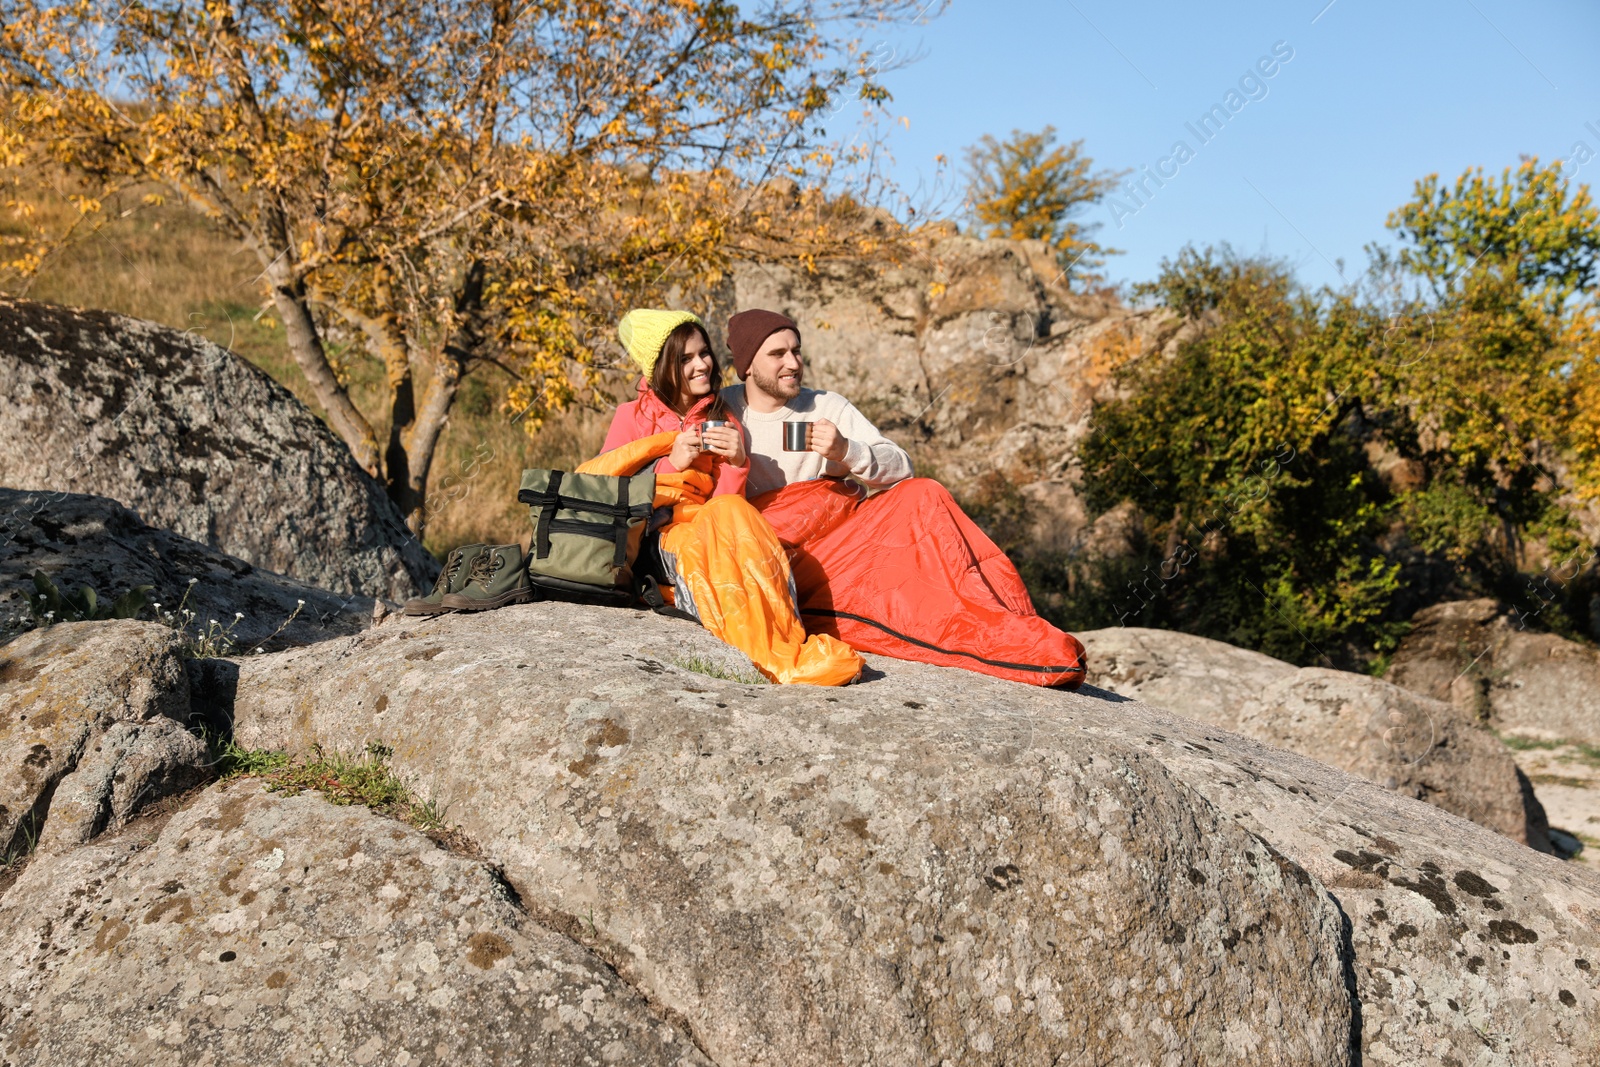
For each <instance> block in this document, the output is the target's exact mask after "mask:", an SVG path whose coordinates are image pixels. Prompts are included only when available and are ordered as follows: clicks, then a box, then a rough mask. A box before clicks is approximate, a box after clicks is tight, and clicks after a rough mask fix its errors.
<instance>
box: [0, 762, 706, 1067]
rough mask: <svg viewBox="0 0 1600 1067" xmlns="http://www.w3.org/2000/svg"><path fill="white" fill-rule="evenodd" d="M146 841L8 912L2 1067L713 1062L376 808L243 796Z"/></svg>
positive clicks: (4, 902) (590, 959)
mask: <svg viewBox="0 0 1600 1067" xmlns="http://www.w3.org/2000/svg"><path fill="white" fill-rule="evenodd" d="M138 829H139V828H138V827H132V828H130V832H129V834H127V835H124V836H123V838H122V839H120V840H116V841H109V840H108V841H106V842H105V843H97V844H92V845H88V846H86V847H84V848H81V849H78V850H76V851H74V852H71V853H68V854H66V855H61V856H49V857H41V858H36V859H35V860H34V861H33V862H32V863H31V864H30V865H29V866H28V868H27V870H26V871H24V872H23V874H22V876H21V877H20V878H19V879H18V881H17V882H16V884H15V885H13V886H12V887H11V888H10V889H9V890H8V891H7V892H6V893H5V896H4V897H3V898H0V931H4V933H3V934H0V959H3V960H4V961H5V962H4V964H3V965H0V966H3V967H4V970H3V972H0V1056H3V1059H4V1062H5V1063H7V1064H12V1065H15V1067H24V1065H30V1067H31V1065H38V1067H45V1065H50V1064H61V1065H76V1064H85V1063H95V1064H129V1065H133V1064H152V1063H179V1062H182V1063H217V1064H225V1063H229V1064H268V1063H338V1064H344V1063H354V1064H368V1063H383V1064H403V1065H408V1067H409V1065H416V1064H505V1063H516V1064H548V1065H550V1067H558V1065H559V1067H566V1065H569V1064H570V1065H574V1067H576V1065H589V1064H593V1065H600V1064H615V1063H627V1064H661V1065H667V1064H681V1065H684V1067H690V1065H695V1064H706V1063H707V1060H706V1059H705V1057H704V1056H702V1055H701V1054H700V1053H699V1052H698V1050H696V1049H695V1048H694V1047H693V1046H692V1045H691V1044H690V1043H689V1041H688V1040H687V1039H686V1036H685V1035H684V1034H683V1033H682V1032H680V1031H679V1030H678V1029H677V1028H676V1027H675V1026H674V1025H672V1023H671V1022H669V1021H668V1020H666V1019H665V1018H663V1017H662V1016H661V1015H660V1014H658V1013H656V1012H654V1011H652V1009H651V1008H650V1006H649V1005H648V1004H647V1003H646V1002H645V1001H644V1000H643V999H642V998H641V997H640V996H639V995H638V994H637V993H636V992H635V991H633V990H631V989H629V988H628V987H627V986H626V985H625V984H623V983H622V982H621V981H620V980H619V979H618V978H617V975H616V974H615V972H613V971H612V970H611V969H610V968H608V967H607V966H606V965H605V964H604V963H602V962H601V961H600V960H599V959H597V958H596V957H595V956H594V955H593V954H592V953H590V952H587V951H586V950H584V949H583V948H581V947H579V946H578V945H576V944H574V943H573V942H572V941H570V940H569V939H567V938H565V937H562V936H560V935H558V934H555V933H552V932H550V931H548V930H545V929H542V928H541V927H539V926H538V925H537V924H535V923H533V922H531V921H530V920H529V919H528V917H527V916H526V915H525V914H524V913H523V912H522V911H521V909H519V908H518V907H517V906H516V903H515V900H514V898H513V897H512V896H511V894H509V893H508V892H507V891H506V889H505V887H504V885H503V883H501V882H500V881H498V880H497V879H496V878H495V877H494V876H493V875H492V874H491V872H490V871H489V870H488V869H487V868H485V867H484V865H483V864H481V863H477V862H473V861H471V860H468V859H464V858H462V857H460V856H455V855H452V854H450V853H447V852H444V851H442V850H441V849H439V848H438V847H437V846H435V845H434V844H433V842H431V841H429V840H428V839H427V838H426V837H424V836H423V835H422V834H421V833H419V832H417V831H415V830H412V829H410V828H408V827H405V826H402V825H400V824H399V823H396V822H393V821H391V820H388V819H385V818H382V817H380V816H377V815H374V814H372V813H371V812H368V811H367V810H366V809H364V808H349V807H344V808H339V807H334V806H332V805H330V804H328V803H327V802H325V801H324V800H322V799H321V798H320V797H318V796H316V795H315V794H305V795H301V796H296V797H282V796H275V795H272V794H270V793H266V792H265V791H264V790H263V789H262V787H261V786H260V785H259V784H258V783H254V782H250V781H236V782H232V783H228V784H225V785H220V786H213V787H212V788H210V789H208V790H206V792H205V793H204V794H202V795H201V797H200V798H199V800H198V801H197V802H195V803H194V804H192V805H191V806H190V807H188V808H186V809H185V810H183V811H181V812H179V813H177V814H176V815H174V816H173V817H172V818H171V820H170V821H168V822H167V823H166V825H165V826H164V827H162V828H160V829H159V832H158V833H157V832H156V831H155V829H154V828H152V829H151V831H150V832H149V833H148V834H147V835H145V836H143V837H139V836H136V835H135V834H134V831H136V830H138ZM130 838H132V839H131V840H130Z"/></svg>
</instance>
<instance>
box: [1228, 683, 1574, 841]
mask: <svg viewBox="0 0 1600 1067" xmlns="http://www.w3.org/2000/svg"><path fill="white" fill-rule="evenodd" d="M1237 729H1238V731H1239V732H1240V733H1242V734H1244V735H1245V736H1246V737H1253V738H1255V739H1256V740H1258V741H1264V742H1266V743H1267V744H1269V745H1275V746H1277V747H1278V748H1287V749H1290V750H1292V751H1294V752H1300V753H1303V754H1305V755H1307V756H1311V757H1313V758H1315V759H1319V760H1322V761H1323V762H1324V763H1331V764H1333V765H1334V766H1335V767H1339V768H1341V769H1343V770H1346V771H1349V772H1350V773H1351V774H1359V775H1360V776H1361V777H1363V778H1365V779H1367V780H1368V781H1370V782H1376V783H1377V784H1379V785H1381V786H1383V787H1384V788H1385V789H1393V790H1395V791H1396V792H1398V793H1401V794H1403V795H1405V796H1408V797H1413V798H1415V799H1417V800H1423V801H1426V802H1428V803H1429V804H1432V805H1434V806H1435V807H1438V808H1443V809H1444V810H1445V811H1448V812H1451V813H1452V814H1455V815H1459V816H1461V817H1462V818H1464V819H1471V820H1472V821H1473V822H1475V823H1478V824H1479V825H1480V826H1487V827H1488V828H1489V829H1491V830H1494V831H1496V832H1498V833H1502V834H1505V835H1506V836H1507V837H1509V838H1511V839H1512V840H1514V841H1521V842H1522V843H1523V844H1526V845H1530V846H1532V847H1534V848H1537V849H1538V850H1539V851H1541V852H1549V851H1551V848H1550V840H1549V829H1550V828H1549V825H1548V824H1547V823H1546V821H1545V813H1544V809H1543V808H1542V807H1541V806H1540V805H1539V801H1538V799H1537V798H1535V797H1534V795H1533V787H1532V786H1531V785H1530V784H1529V783H1528V780H1527V778H1525V777H1524V776H1523V775H1522V773H1521V772H1520V771H1519V770H1518V769H1517V765H1516V761H1515V760H1514V759H1513V758H1512V755H1511V750H1510V749H1508V748H1506V746H1505V745H1504V744H1503V743H1502V742H1501V741H1500V739H1499V738H1497V737H1495V736H1494V734H1492V733H1490V732H1489V731H1487V730H1485V729H1483V727H1481V726H1479V725H1478V724H1477V723H1476V722H1474V721H1472V720H1471V719H1468V718H1467V717H1465V716H1464V715H1462V714H1461V713H1460V712H1459V711H1457V710H1456V709H1455V708H1453V707H1451V706H1450V705H1449V704H1445V703H1443V702H1441V701H1438V700H1429V699H1427V698H1426V697H1419V696H1417V695H1416V694H1414V693H1411V692H1408V691H1406V690H1404V689H1401V688H1400V687H1399V686H1397V685H1390V684H1389V683H1387V682H1382V681H1379V680H1378V679H1376V678H1369V677H1367V676H1366V675H1362V674H1352V673H1350V672H1348V671H1331V670H1326V669H1324V668H1321V667H1304V668H1302V669H1300V670H1298V671H1296V672H1295V673H1294V674H1293V675H1291V676H1290V677H1288V678H1284V679H1282V680H1280V681H1278V682H1276V683H1274V684H1272V685H1270V686H1268V687H1267V688H1266V689H1265V690H1262V691H1261V692H1260V693H1259V695H1256V696H1253V697H1252V698H1251V699H1249V700H1247V701H1245V703H1244V705H1243V709H1242V710H1241V711H1240V713H1239V718H1238V727H1237Z"/></svg>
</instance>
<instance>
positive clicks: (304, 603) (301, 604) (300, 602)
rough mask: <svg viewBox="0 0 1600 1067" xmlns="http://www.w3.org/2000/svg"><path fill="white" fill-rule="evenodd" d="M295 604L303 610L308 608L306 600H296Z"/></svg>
mask: <svg viewBox="0 0 1600 1067" xmlns="http://www.w3.org/2000/svg"><path fill="white" fill-rule="evenodd" d="M295 603H296V604H298V605H300V606H301V607H302V608H303V607H305V606H306V602H305V601H304V600H296V601H295Z"/></svg>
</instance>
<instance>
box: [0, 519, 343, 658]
mask: <svg viewBox="0 0 1600 1067" xmlns="http://www.w3.org/2000/svg"><path fill="white" fill-rule="evenodd" d="M0 515H5V516H8V519H7V522H8V527H7V536H6V537H4V538H3V539H0V633H5V632H7V631H15V630H20V629H24V628H27V627H29V626H31V625H33V624H34V622H35V620H33V619H32V617H31V614H30V612H29V609H28V597H30V596H32V595H33V594H35V593H36V592H37V588H36V586H35V584H34V580H33V575H34V573H35V572H36V571H40V572H43V573H44V574H45V576H46V577H47V578H49V579H50V580H51V582H52V583H53V584H54V585H55V586H56V587H57V588H58V589H59V590H60V591H61V592H63V593H67V594H71V595H73V596H76V595H77V594H78V590H79V589H80V588H81V587H83V586H85V585H87V586H89V587H90V588H91V589H93V590H94V591H95V593H96V595H97V596H98V597H99V599H100V602H101V603H110V602H111V601H112V600H114V599H115V598H116V597H118V596H121V595H122V594H123V593H126V592H128V591H129V590H131V589H135V588H138V587H139V586H145V585H148V586H150V587H151V591H150V593H149V594H148V596H149V598H150V600H152V601H153V602H155V603H159V604H160V605H161V609H162V612H163V613H164V614H167V615H173V614H175V613H176V612H177V609H178V607H179V605H180V604H182V605H184V606H185V608H186V610H191V611H193V612H194V615H195V617H194V620H193V622H192V623H190V624H189V626H188V630H189V632H190V633H191V634H195V635H198V634H199V633H200V632H202V631H205V630H209V629H210V628H211V627H210V621H211V620H212V619H215V620H217V623H218V625H219V626H221V627H225V628H226V627H231V632H230V635H229V637H230V640H232V641H233V642H234V643H235V645H237V647H238V648H240V649H241V650H249V649H253V648H256V647H263V648H265V649H267V650H274V649H279V648H284V647H286V646H289V645H305V644H310V643H311V642H313V641H320V640H323V639H325V638H328V637H336V636H339V635H343V634H351V633H356V632H357V631H359V630H361V629H363V628H364V627H366V626H367V625H369V624H370V623H371V620H372V615H373V608H374V602H373V599H372V598H371V597H367V596H362V595H359V594H350V595H339V594H334V593H330V592H328V591H327V590H326V589H318V588H317V587H315V586H311V585H307V584H305V583H304V582H298V581H295V580H294V579H292V578H286V577H284V576H283V575H280V574H273V573H272V572H270V571H265V570H262V569H260V568H259V567H256V566H254V565H252V564H250V563H247V562H245V561H244V560H242V559H239V558H237V557H234V556H229V555H227V554H225V553H223V552H218V551H217V550H216V549H213V548H207V547H206V546H205V545H201V544H197V543H195V542H194V541H190V540H189V539H188V538H184V537H179V536H178V535H177V534H173V533H168V532H167V531H165V530H156V529H152V528H151V527H149V526H146V525H145V524H144V523H143V522H142V521H140V519H139V517H138V516H137V515H135V514H134V513H133V512H131V511H129V510H128V509H127V508H124V507H123V506H122V505H120V504H118V503H117V502H116V501H114V500H107V499H105V498H104V497H96V496H80V495H78V494H74V493H28V492H19V491H17V490H14V489H0ZM191 580H192V581H191ZM302 601H303V603H301V602H302ZM235 614H239V615H242V618H240V619H238V620H237V621H235V620H234V616H235ZM143 615H144V617H145V618H152V617H153V614H152V610H147V611H145V612H143Z"/></svg>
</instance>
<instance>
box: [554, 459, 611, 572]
mask: <svg viewBox="0 0 1600 1067" xmlns="http://www.w3.org/2000/svg"><path fill="white" fill-rule="evenodd" d="M561 475H562V472H561V471H551V472H550V484H549V485H547V486H545V494H546V496H545V501H544V505H543V506H542V507H540V508H539V521H538V522H537V523H536V524H535V525H534V528H533V544H534V557H535V558H536V559H546V558H548V557H549V555H550V521H551V520H552V519H554V518H555V517H556V509H557V508H559V507H560V506H561ZM624 484H626V483H624ZM618 565H619V566H620V564H618Z"/></svg>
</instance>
